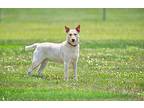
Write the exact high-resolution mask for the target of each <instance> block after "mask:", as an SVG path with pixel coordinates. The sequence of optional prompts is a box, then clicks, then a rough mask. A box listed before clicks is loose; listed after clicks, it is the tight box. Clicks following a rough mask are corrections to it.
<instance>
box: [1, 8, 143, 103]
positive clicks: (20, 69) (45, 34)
mask: <svg viewBox="0 0 144 108" xmlns="http://www.w3.org/2000/svg"><path fill="white" fill-rule="evenodd" d="M0 12H1V14H0V100H1V101H7V100H12V101H15V100H28V101H29V100H38V101H39V100H144V9H106V20H105V21H103V20H102V9H0ZM78 24H80V25H81V33H80V58H79V62H78V81H75V80H74V79H73V70H72V68H70V71H69V81H64V80H63V79H64V78H63V74H64V72H63V71H64V69H63V64H58V63H54V62H49V63H48V65H47V67H46V69H45V70H44V72H43V75H44V76H45V77H46V78H45V79H42V78H41V77H39V76H38V73H37V71H34V73H33V76H28V75H27V69H28V67H29V66H30V65H31V58H32V53H33V52H32V51H29V52H26V51H25V50H24V47H25V46H26V45H30V44H32V43H34V42H47V41H48V42H62V41H64V40H65V35H66V34H65V32H64V26H65V25H67V26H70V27H72V28H73V27H75V26H77V25H78Z"/></svg>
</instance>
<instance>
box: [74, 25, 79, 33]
mask: <svg viewBox="0 0 144 108" xmlns="http://www.w3.org/2000/svg"><path fill="white" fill-rule="evenodd" d="M75 29H76V31H77V32H78V33H79V32H80V25H78V26H77V27H76V28H75Z"/></svg>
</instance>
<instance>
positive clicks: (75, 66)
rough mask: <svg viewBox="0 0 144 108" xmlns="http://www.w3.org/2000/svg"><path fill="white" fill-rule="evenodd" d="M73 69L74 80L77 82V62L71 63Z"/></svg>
mask: <svg viewBox="0 0 144 108" xmlns="http://www.w3.org/2000/svg"><path fill="white" fill-rule="evenodd" d="M73 68H74V79H75V80H77V61H74V62H73Z"/></svg>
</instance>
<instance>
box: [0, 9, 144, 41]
mask: <svg viewBox="0 0 144 108" xmlns="http://www.w3.org/2000/svg"><path fill="white" fill-rule="evenodd" d="M78 24H80V25H81V39H82V40H105V39H124V40H125V39H132V40H133V39H134V38H135V39H143V35H144V9H50V8H49V9H48V8H45V9H34V8H32V9H19V8H18V9H10V8H9V9H6V8H5V9H2V8H1V9H0V39H17V40H18V39H26V40H27V39H28V40H31V39H35V40H37V39H41V40H52V41H53V40H60V41H62V40H64V36H65V34H64V26H65V25H67V26H70V27H72V28H74V27H76V26H77V25H78ZM135 39H134V40H135Z"/></svg>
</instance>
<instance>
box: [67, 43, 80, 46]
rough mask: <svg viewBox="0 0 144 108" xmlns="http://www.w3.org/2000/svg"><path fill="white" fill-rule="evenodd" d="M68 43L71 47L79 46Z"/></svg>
mask: <svg viewBox="0 0 144 108" xmlns="http://www.w3.org/2000/svg"><path fill="white" fill-rule="evenodd" d="M67 43H68V45H70V46H72V47H76V46H77V45H78V44H76V45H73V44H71V43H70V42H67Z"/></svg>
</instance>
